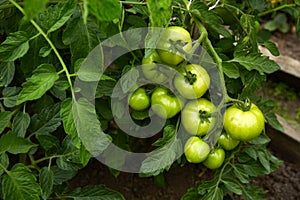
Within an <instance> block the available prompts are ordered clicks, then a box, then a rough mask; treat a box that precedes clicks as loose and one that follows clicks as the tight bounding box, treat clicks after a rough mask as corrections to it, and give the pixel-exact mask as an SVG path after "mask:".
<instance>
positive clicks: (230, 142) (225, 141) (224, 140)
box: [218, 132, 240, 151]
mask: <svg viewBox="0 0 300 200" xmlns="http://www.w3.org/2000/svg"><path fill="white" fill-rule="evenodd" d="M239 143H240V141H239V140H235V139H233V138H232V137H231V136H230V135H229V134H227V133H225V132H224V133H222V134H221V135H220V137H219V139H218V144H219V145H220V146H221V147H222V148H223V149H225V150H227V151H230V150H232V149H234V148H235V147H237V145H238V144H239Z"/></svg>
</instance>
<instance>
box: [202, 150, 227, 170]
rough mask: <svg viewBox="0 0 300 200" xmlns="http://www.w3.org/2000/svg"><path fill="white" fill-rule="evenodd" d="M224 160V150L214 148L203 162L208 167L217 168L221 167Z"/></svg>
mask: <svg viewBox="0 0 300 200" xmlns="http://www.w3.org/2000/svg"><path fill="white" fill-rule="evenodd" d="M224 160H225V151H224V150H223V149H220V148H218V149H214V150H213V151H212V152H211V153H210V154H209V155H208V157H207V158H206V160H205V161H204V162H203V165H204V166H205V167H207V168H208V169H217V168H219V167H221V165H222V164H223V162H224Z"/></svg>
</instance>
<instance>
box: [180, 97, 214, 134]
mask: <svg viewBox="0 0 300 200" xmlns="http://www.w3.org/2000/svg"><path fill="white" fill-rule="evenodd" d="M215 109H216V108H215V106H214V104H213V103H212V102H210V101H209V100H207V99H204V98H200V99H195V100H192V101H190V102H188V103H187V104H186V105H185V107H184V108H183V111H182V113H181V120H182V124H183V126H184V128H185V129H186V130H187V132H189V133H190V134H192V135H198V136H202V135H205V134H206V133H207V132H208V131H209V130H210V129H211V128H212V127H213V126H214V124H215V118H214V117H212V116H208V117H205V116H201V114H200V112H202V113H204V115H205V113H206V114H207V115H211V114H212V113H213V112H214V111H215Z"/></svg>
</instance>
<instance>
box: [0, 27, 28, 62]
mask: <svg viewBox="0 0 300 200" xmlns="http://www.w3.org/2000/svg"><path fill="white" fill-rule="evenodd" d="M28 41H29V37H28V35H27V33H26V32H24V31H18V32H14V33H10V34H9V35H8V37H7V38H6V40H5V41H4V42H3V43H2V44H1V45H0V61H2V62H11V61H15V60H16V59H18V58H21V57H23V56H24V55H25V54H26V53H27V51H28V49H29V42H28Z"/></svg>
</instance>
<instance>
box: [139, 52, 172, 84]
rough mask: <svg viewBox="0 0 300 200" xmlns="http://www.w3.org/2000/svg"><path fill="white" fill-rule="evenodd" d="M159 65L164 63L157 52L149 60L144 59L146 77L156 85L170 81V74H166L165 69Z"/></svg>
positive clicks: (143, 66) (143, 67)
mask: <svg viewBox="0 0 300 200" xmlns="http://www.w3.org/2000/svg"><path fill="white" fill-rule="evenodd" d="M157 63H162V61H161V59H160V57H159V55H158V54H157V52H156V51H153V52H152V53H151V55H150V56H149V57H147V58H143V61H142V64H143V65H142V71H143V74H144V76H145V77H146V78H147V79H148V80H151V81H153V82H154V83H163V82H165V81H167V80H168V77H169V74H168V73H167V72H164V71H163V70H164V68H162V67H159V65H157Z"/></svg>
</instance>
